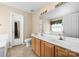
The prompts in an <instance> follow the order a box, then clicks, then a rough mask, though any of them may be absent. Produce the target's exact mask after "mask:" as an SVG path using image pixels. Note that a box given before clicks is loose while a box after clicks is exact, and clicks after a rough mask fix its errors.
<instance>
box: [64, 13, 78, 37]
mask: <svg viewBox="0 0 79 59" xmlns="http://www.w3.org/2000/svg"><path fill="white" fill-rule="evenodd" d="M63 29H64V35H65V36H69V37H75V38H79V13H78V12H77V13H73V14H69V15H66V16H64V17H63Z"/></svg>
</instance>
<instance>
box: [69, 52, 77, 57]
mask: <svg viewBox="0 0 79 59" xmlns="http://www.w3.org/2000/svg"><path fill="white" fill-rule="evenodd" d="M68 56H69V57H79V54H78V53H76V52H72V51H69V54H68Z"/></svg>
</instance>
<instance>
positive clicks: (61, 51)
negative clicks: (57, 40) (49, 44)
mask: <svg viewBox="0 0 79 59" xmlns="http://www.w3.org/2000/svg"><path fill="white" fill-rule="evenodd" d="M67 56H68V50H66V49H65V48H62V47H59V46H55V57H67Z"/></svg>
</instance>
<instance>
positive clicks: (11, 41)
mask: <svg viewBox="0 0 79 59" xmlns="http://www.w3.org/2000/svg"><path fill="white" fill-rule="evenodd" d="M16 15H17V16H19V17H21V20H19V21H20V23H21V25H20V37H21V38H20V39H18V40H21V43H20V44H23V40H24V28H23V27H24V17H23V15H20V14H18V13H14V12H11V13H10V40H9V42H10V47H12V46H15V44H14V40H17V39H14V35H13V34H14V32H13V31H14V30H13V29H14V27H13V25H14V24H13V23H14V21H15V20H13V16H16ZM17 16H16V17H17Z"/></svg>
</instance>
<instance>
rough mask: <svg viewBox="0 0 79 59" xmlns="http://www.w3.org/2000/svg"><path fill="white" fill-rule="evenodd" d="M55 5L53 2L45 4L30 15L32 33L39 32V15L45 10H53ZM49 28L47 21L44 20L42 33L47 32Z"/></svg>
mask: <svg viewBox="0 0 79 59" xmlns="http://www.w3.org/2000/svg"><path fill="white" fill-rule="evenodd" d="M55 4H57V3H55V2H50V3H46V4H45V5H43V6H42V7H41V8H39V9H38V10H37V11H36V12H34V13H33V15H32V32H33V33H38V32H39V22H40V21H39V20H40V14H41V13H42V12H43V11H45V10H48V11H50V10H52V9H54V5H55ZM49 30H50V26H49V22H48V20H46V19H45V22H44V32H49Z"/></svg>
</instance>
